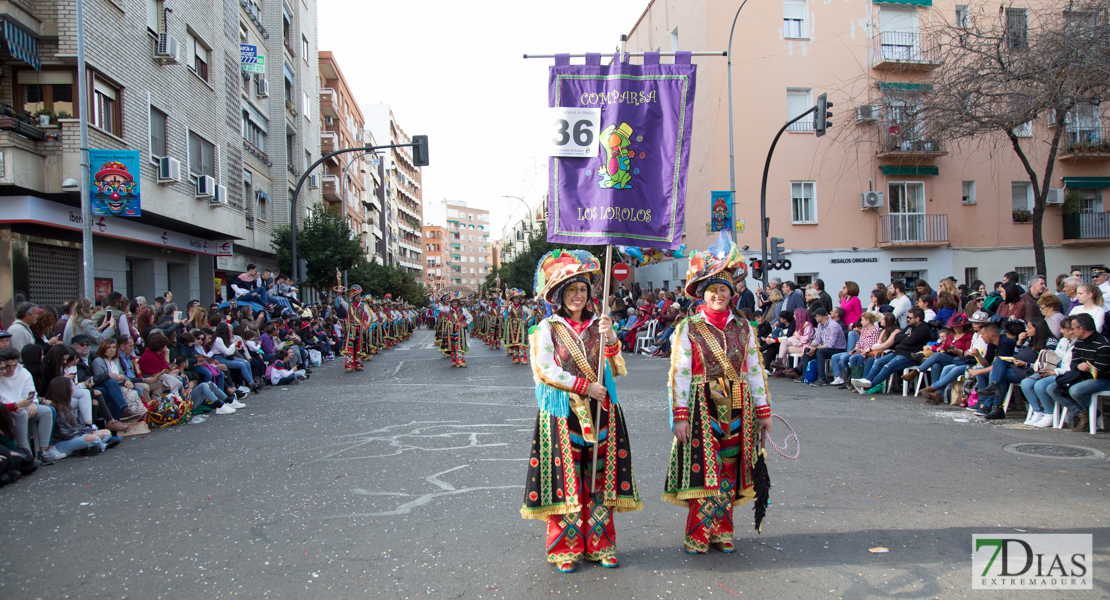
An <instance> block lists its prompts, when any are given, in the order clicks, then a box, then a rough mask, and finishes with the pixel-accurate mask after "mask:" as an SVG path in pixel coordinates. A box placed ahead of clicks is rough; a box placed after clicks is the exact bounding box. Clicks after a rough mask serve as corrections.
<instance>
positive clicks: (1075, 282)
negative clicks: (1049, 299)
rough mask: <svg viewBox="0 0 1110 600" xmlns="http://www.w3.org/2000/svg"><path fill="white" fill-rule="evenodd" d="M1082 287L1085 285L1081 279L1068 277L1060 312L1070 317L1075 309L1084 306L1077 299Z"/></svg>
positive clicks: (1065, 282)
mask: <svg viewBox="0 0 1110 600" xmlns="http://www.w3.org/2000/svg"><path fill="white" fill-rule="evenodd" d="M1081 285H1083V279H1082V278H1081V277H1068V278H1067V279H1065V280H1064V295H1063V296H1060V312H1062V313H1064V314H1065V315H1070V314H1071V311H1073V310H1075V307H1077V306H1081V305H1082V304H1083V303H1082V302H1080V301H1079V298H1078V297H1077V294H1078V292H1079V286H1081ZM1058 296H1059V295H1058Z"/></svg>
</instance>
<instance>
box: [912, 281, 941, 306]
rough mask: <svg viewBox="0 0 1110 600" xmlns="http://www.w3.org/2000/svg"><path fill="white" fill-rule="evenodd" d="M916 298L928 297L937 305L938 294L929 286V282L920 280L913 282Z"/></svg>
mask: <svg viewBox="0 0 1110 600" xmlns="http://www.w3.org/2000/svg"><path fill="white" fill-rule="evenodd" d="M913 290H914V295H913V296H914V298H915V299H918V298H923V297H925V296H928V297H929V298H931V299H932V300H933V302H934V303H935V302H936V301H937V293H936V292H935V291H933V288H932V287H930V286H929V282H928V281H925V280H924V279H918V280H917V281H914V282H913Z"/></svg>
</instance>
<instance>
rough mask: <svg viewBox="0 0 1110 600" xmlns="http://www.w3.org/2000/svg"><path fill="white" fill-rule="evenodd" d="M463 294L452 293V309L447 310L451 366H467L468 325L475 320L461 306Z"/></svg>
mask: <svg viewBox="0 0 1110 600" xmlns="http://www.w3.org/2000/svg"><path fill="white" fill-rule="evenodd" d="M461 304H462V294H460V293H459V292H454V293H453V294H451V309H450V310H449V311H448V312H447V345H448V348H449V353H450V355H451V366H452V367H461V368H466V357H465V356H464V355H465V354H466V353H467V352H470V345H469V344H468V343H467V340H466V327H467V325H470V323H471V321H473V320H474V318H473V317H472V316H470V312H469V311H468V310H466V309H465V308H463V307H462V306H461Z"/></svg>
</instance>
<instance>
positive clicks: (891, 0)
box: [875, 0, 933, 6]
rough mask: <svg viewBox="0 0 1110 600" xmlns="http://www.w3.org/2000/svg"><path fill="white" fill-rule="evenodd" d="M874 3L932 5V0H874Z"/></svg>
mask: <svg viewBox="0 0 1110 600" xmlns="http://www.w3.org/2000/svg"><path fill="white" fill-rule="evenodd" d="M875 4H911V5H913V6H932V5H933V0H875Z"/></svg>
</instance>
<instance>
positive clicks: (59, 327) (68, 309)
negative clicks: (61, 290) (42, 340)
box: [47, 300, 77, 383]
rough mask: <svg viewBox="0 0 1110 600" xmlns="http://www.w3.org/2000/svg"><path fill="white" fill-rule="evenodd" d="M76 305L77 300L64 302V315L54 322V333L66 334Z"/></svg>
mask: <svg viewBox="0 0 1110 600" xmlns="http://www.w3.org/2000/svg"><path fill="white" fill-rule="evenodd" d="M74 306H77V301H76V300H66V301H65V302H64V303H63V304H62V316H61V317H58V321H57V322H56V323H54V335H62V336H64V334H65V332H66V323H67V322H68V321H69V319H70V317H72V316H73V307H74ZM59 339H61V338H59ZM47 383H49V382H47Z"/></svg>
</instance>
